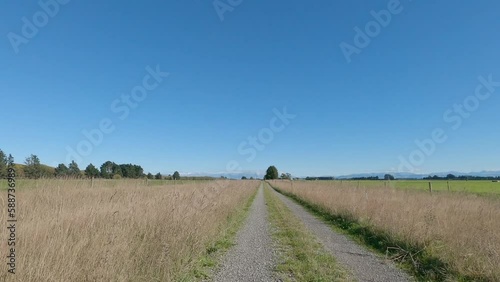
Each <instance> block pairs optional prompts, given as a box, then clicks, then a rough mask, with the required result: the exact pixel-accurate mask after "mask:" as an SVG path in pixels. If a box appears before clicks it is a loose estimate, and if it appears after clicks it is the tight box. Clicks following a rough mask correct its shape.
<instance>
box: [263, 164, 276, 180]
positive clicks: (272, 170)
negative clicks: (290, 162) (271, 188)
mask: <svg viewBox="0 0 500 282" xmlns="http://www.w3.org/2000/svg"><path fill="white" fill-rule="evenodd" d="M264 179H278V169H277V168H276V167H275V166H274V165H272V166H270V167H268V168H267V171H266V175H265V176H264Z"/></svg>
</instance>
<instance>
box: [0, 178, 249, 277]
mask: <svg viewBox="0 0 500 282" xmlns="http://www.w3.org/2000/svg"><path fill="white" fill-rule="evenodd" d="M39 181H40V183H38V185H37V186H38V187H37V189H30V187H26V188H25V189H19V191H18V192H17V193H16V198H18V201H19V210H18V219H19V221H18V227H17V228H18V232H19V234H20V236H19V238H18V241H17V244H16V248H17V249H18V253H17V255H18V257H17V264H18V266H19V267H18V270H17V274H16V277H15V278H16V279H17V281H179V280H180V279H181V278H182V277H186V275H187V274H189V273H196V271H197V269H199V267H200V263H201V264H203V263H202V262H203V260H206V254H207V252H215V251H217V250H219V249H221V248H222V247H223V246H226V245H229V244H230V237H231V234H232V233H233V231H232V230H233V228H234V224H235V220H236V222H237V221H238V218H239V216H241V213H242V210H243V209H244V207H245V206H246V205H247V203H248V201H249V199H250V198H251V196H252V195H254V194H255V191H256V189H257V186H258V185H259V183H258V182H257V181H222V180H220V181H205V182H199V183H188V184H179V185H175V186H174V185H168V186H154V187H148V186H145V185H144V181H141V182H139V181H130V182H128V181H125V180H120V181H118V182H119V185H116V186H115V185H112V186H114V187H110V186H111V185H108V184H110V183H111V181H112V180H110V181H106V182H101V183H103V184H106V185H103V186H102V187H101V186H99V183H100V182H96V183H94V187H93V188H91V187H89V182H88V180H85V181H84V180H80V181H78V180H69V181H67V180H58V179H50V180H39ZM32 183H33V182H32ZM141 183H142V185H140V184H141ZM33 184H34V185H36V183H33ZM5 205H6V203H5V201H1V202H0V210H6V207H5ZM5 216H6V215H5V213H0V221H2V222H6V220H7V219H6V218H5ZM0 236H1V238H0V240H1V241H4V242H7V238H6V236H7V233H5V232H2V234H1V235H0ZM0 268H2V269H1V271H0V281H4V280H5V279H7V277H6V275H7V269H6V268H7V266H6V265H5V264H3V266H2V267H0ZM198 274H199V275H194V276H198V277H201V276H203V274H202V273H198ZM188 276H189V275H188ZM10 278H12V277H10Z"/></svg>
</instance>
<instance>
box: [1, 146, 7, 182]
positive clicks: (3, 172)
mask: <svg viewBox="0 0 500 282" xmlns="http://www.w3.org/2000/svg"><path fill="white" fill-rule="evenodd" d="M7 164H8V160H7V156H6V155H5V153H4V152H3V151H2V150H0V179H2V178H5V177H7Z"/></svg>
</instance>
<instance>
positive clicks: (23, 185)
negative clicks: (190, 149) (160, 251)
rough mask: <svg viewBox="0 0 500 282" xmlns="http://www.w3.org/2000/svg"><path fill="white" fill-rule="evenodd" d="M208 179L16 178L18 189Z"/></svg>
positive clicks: (2, 185)
mask: <svg viewBox="0 0 500 282" xmlns="http://www.w3.org/2000/svg"><path fill="white" fill-rule="evenodd" d="M208 181H213V180H157V179H101V178H97V179H94V180H91V179H87V178H84V179H54V178H47V179H38V180H35V179H19V178H18V179H16V187H17V189H21V190H23V189H31V188H38V187H43V186H47V185H52V186H54V187H58V186H61V183H64V186H65V187H67V186H71V187H79V188H92V187H101V188H114V187H122V186H124V185H125V186H127V187H132V186H135V187H146V186H175V185H183V184H200V183H206V182H208ZM6 189H7V180H5V179H0V190H6Z"/></svg>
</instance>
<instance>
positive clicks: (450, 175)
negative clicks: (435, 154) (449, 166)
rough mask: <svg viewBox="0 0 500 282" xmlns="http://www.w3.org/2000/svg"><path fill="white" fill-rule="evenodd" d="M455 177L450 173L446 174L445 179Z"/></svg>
mask: <svg viewBox="0 0 500 282" xmlns="http://www.w3.org/2000/svg"><path fill="white" fill-rule="evenodd" d="M455 178H457V177H456V176H455V175H453V174H451V173H450V174H448V175H447V176H446V179H455Z"/></svg>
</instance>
